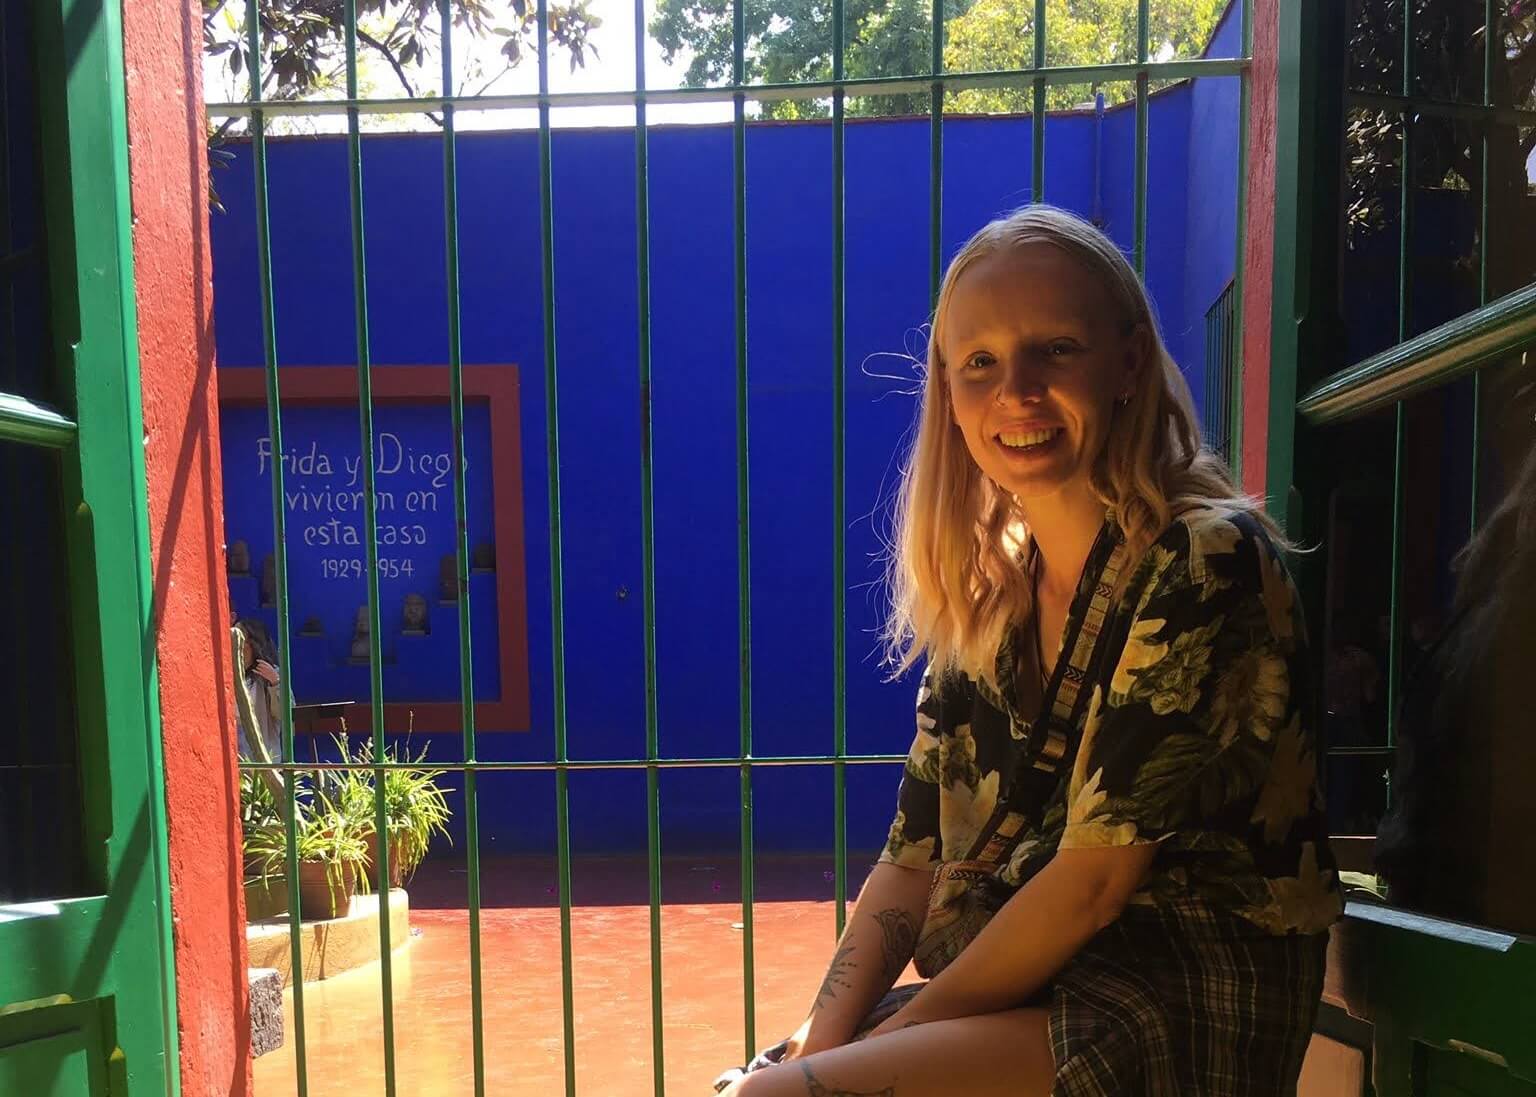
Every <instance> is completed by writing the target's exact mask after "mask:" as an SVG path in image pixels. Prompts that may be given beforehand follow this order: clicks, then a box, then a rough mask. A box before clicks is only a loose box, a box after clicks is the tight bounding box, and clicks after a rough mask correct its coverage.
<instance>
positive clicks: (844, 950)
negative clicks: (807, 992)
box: [784, 863, 933, 1059]
mask: <svg viewBox="0 0 1536 1097" xmlns="http://www.w3.org/2000/svg"><path fill="white" fill-rule="evenodd" d="M932 879H933V873H932V872H931V871H930V870H928V869H918V868H905V867H903V866H901V865H894V864H887V863H882V864H877V865H876V866H875V867H874V868H873V869H872V870H871V871H870V874H869V879H868V880H866V881H865V882H864V887H863V888H862V889H861V890H860V891H859V901H858V903H857V904H856V905H855V906H854V908H853V914H852V916H850V917H849V919H848V925H847V926H846V927H845V928H844V930H843V936H842V939H841V940H839V941H838V943H837V951H836V952H835V953H833V956H832V962H831V964H830V965H828V967H827V975H826V978H825V979H823V980H822V981H821V989H820V990H818V991H817V992H816V1000H815V1001H814V1002H813V1003H812V1004H811V1009H810V1012H809V1013H808V1014H807V1015H806V1018H805V1022H804V1023H803V1024H801V1026H800V1028H799V1030H798V1031H796V1033H795V1034H794V1035H793V1036H791V1037H790V1040H789V1049H788V1051H787V1052H786V1053H785V1056H784V1057H785V1059H795V1058H798V1057H800V1056H802V1055H810V1054H813V1053H815V1052H818V1051H826V1050H827V1049H828V1048H834V1047H840V1046H842V1045H843V1044H846V1043H847V1042H848V1041H849V1040H851V1039H852V1038H853V1035H854V1033H855V1032H856V1031H857V1030H858V1027H859V1023H860V1022H861V1021H863V1020H864V1018H865V1017H866V1016H867V1015H868V1014H869V1011H870V1009H871V1008H873V1007H874V1005H875V1003H876V1002H878V1001H879V1000H880V998H881V996H882V995H884V994H885V992H886V991H888V990H890V989H891V986H892V984H894V983H895V982H896V978H897V976H899V975H900V974H901V973H902V970H903V969H904V968H905V967H906V966H907V961H909V960H911V959H912V950H913V947H914V946H915V945H916V943H917V931H918V930H919V929H920V928H921V927H922V924H923V914H924V912H925V910H926V909H927V906H928V889H929V885H930V883H931V882H932Z"/></svg>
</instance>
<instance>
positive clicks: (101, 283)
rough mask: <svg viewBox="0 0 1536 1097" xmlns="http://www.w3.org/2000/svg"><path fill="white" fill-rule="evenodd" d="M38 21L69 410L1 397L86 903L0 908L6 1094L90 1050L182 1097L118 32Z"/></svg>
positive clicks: (110, 1065)
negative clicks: (53, 632)
mask: <svg viewBox="0 0 1536 1097" xmlns="http://www.w3.org/2000/svg"><path fill="white" fill-rule="evenodd" d="M32 18H33V20H34V27H35V48H36V62H37V64H36V69H37V73H38V75H39V79H40V87H39V94H38V97H37V98H38V101H39V103H40V104H41V110H42V118H41V120H40V121H41V125H40V126H39V129H38V132H39V134H40V145H39V148H38V152H39V156H40V160H41V164H42V178H43V187H44V190H43V218H44V223H45V225H46V228H47V232H46V240H47V266H48V271H49V278H50V281H49V286H48V294H49V311H50V316H51V326H52V336H53V342H52V345H51V353H52V361H51V362H49V363H47V367H46V368H47V369H48V370H49V371H51V374H52V377H53V379H54V382H55V383H54V386H53V388H54V390H55V391H56V392H57V393H59V395H60V399H61V401H62V403H61V406H58V407H51V406H47V405H45V404H43V403H40V402H38V401H36V400H33V399H29V398H27V397H24V396H22V395H19V394H15V393H0V440H3V441H4V442H5V443H6V444H7V445H18V446H26V447H31V448H33V449H37V450H44V451H49V452H51V453H53V454H55V455H56V459H57V461H58V462H59V469H60V478H59V482H60V484H61V485H62V491H61V498H59V499H58V501H57V508H58V518H59V520H60V521H61V522H62V524H63V530H64V540H65V544H66V551H67V557H68V559H67V565H66V576H67V579H66V583H65V584H64V585H65V589H64V590H62V591H61V592H60V594H61V596H62V597H63V598H64V599H66V600H67V602H68V607H67V609H68V616H69V632H70V637H71V646H72V665H71V666H69V667H67V668H64V669H63V670H62V672H61V673H62V674H63V676H64V677H65V679H66V681H68V680H70V679H71V678H72V684H73V688H74V690H75V694H76V704H75V713H76V728H75V733H76V735H77V745H78V758H79V778H80V785H81V803H82V805H83V817H82V818H81V819H80V822H79V825H80V827H81V837H82V843H81V844H82V847H83V849H84V861H85V865H84V879H85V883H86V887H85V889H84V890H85V892H86V894H84V895H77V896H65V897H58V898H53V899H47V900H40V901H36V902H29V903H23V904H15V905H11V906H0V1078H5V1079H6V1080H7V1082H9V1081H10V1080H12V1079H14V1078H16V1077H19V1078H21V1079H22V1084H26V1083H28V1082H29V1081H36V1080H38V1079H42V1080H44V1081H46V1080H48V1079H49V1078H50V1075H49V1073H48V1072H49V1071H50V1070H51V1069H53V1067H52V1066H51V1065H50V1064H52V1063H55V1062H58V1063H62V1062H63V1061H64V1060H63V1059H59V1058H55V1055H61V1056H62V1055H76V1054H79V1053H80V1051H81V1049H82V1048H83V1049H84V1054H85V1055H86V1057H87V1060H88V1066H87V1067H86V1068H85V1075H84V1077H86V1078H87V1080H88V1084H89V1085H90V1086H91V1087H92V1091H93V1092H102V1093H105V1092H112V1093H122V1094H125V1095H126V1097H149V1095H151V1094H155V1095H159V1094H172V1095H175V1094H178V1093H179V1092H180V1078H179V1073H178V1070H177V1064H178V1060H179V1039H178V1034H177V1033H178V1030H177V1026H176V1020H175V1018H176V994H175V981H174V978H173V967H172V955H173V954H172V947H171V918H170V885H169V864H168V859H167V850H166V841H165V838H166V822H165V804H164V766H163V761H162V753H161V734H160V733H161V728H160V717H159V689H158V681H157V677H156V667H155V657H154V645H153V644H152V643H148V644H146V643H145V638H146V637H150V636H153V622H152V618H151V613H150V606H151V589H152V586H151V583H152V576H151V570H150V552H149V521H148V497H147V494H146V488H145V478H144V453H143V446H142V438H143V434H144V428H143V418H142V414H141V410H140V404H139V363H138V357H137V345H136V331H137V320H136V313H135V302H134V289H133V261H132V256H133V252H132V235H131V224H130V202H129V190H128V142H127V126H126V107H125V98H124V76H123V47H122V27H121V16H120V9H119V8H118V7H116V6H115V5H113V4H111V3H105V2H103V0H42V2H41V3H38V4H35V5H33V9H32ZM82 1041H83V1042H82ZM34 1068H36V1069H38V1070H40V1073H38V1074H32V1073H28V1072H29V1071H30V1070H33V1069H34ZM7 1071H11V1072H13V1073H6V1072H7ZM15 1072H19V1074H18V1073H15ZM50 1084H51V1083H50ZM27 1091H28V1092H31V1090H30V1089H29V1090H27Z"/></svg>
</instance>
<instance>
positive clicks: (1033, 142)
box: [1029, 0, 1046, 202]
mask: <svg viewBox="0 0 1536 1097" xmlns="http://www.w3.org/2000/svg"><path fill="white" fill-rule="evenodd" d="M1045 35H1046V21H1045V0H1035V56H1034V61H1035V69H1036V70H1037V71H1041V70H1044V68H1045V42H1046V38H1045ZM1032 83H1033V90H1034V99H1033V102H1032V104H1031V108H1032V113H1031V114H1030V117H1029V132H1030V145H1029V151H1030V159H1031V161H1032V163H1031V164H1030V201H1032V202H1044V201H1045V84H1046V81H1045V78H1044V77H1040V76H1037V77H1035V79H1034V81H1033V82H1032Z"/></svg>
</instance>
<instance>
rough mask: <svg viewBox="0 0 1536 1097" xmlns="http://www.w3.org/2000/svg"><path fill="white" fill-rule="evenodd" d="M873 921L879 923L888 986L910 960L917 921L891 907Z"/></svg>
mask: <svg viewBox="0 0 1536 1097" xmlns="http://www.w3.org/2000/svg"><path fill="white" fill-rule="evenodd" d="M875 921H877V922H879V923H880V932H881V933H882V935H883V938H882V942H881V949H882V951H883V953H884V957H885V980H886V983H887V985H889V984H890V983H894V982H895V981H896V977H897V976H898V975H900V974H901V969H902V968H904V967H906V966H907V961H908V960H910V959H912V952H913V950H914V949H915V948H916V946H917V930H918V925H917V919H915V918H913V917H912V914H911V913H910V912H909V911H905V910H902V909H901V908H900V907H892V908H891V909H890V910H882V911H881V912H880V913H879V914H876V915H875Z"/></svg>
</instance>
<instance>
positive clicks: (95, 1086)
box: [0, 1002, 113, 1097]
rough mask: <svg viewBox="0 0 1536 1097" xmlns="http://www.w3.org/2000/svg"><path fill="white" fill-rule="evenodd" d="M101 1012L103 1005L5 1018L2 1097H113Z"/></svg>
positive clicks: (49, 1008) (0, 1044)
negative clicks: (110, 1096)
mask: <svg viewBox="0 0 1536 1097" xmlns="http://www.w3.org/2000/svg"><path fill="white" fill-rule="evenodd" d="M102 1014H103V1007H102V1005H101V1003H99V1002H77V1003H63V1004H58V1005H40V1006H37V1007H34V1008H30V1009H23V1010H20V1011H19V1012H14V1013H7V1014H0V1097H108V1095H110V1094H111V1093H112V1089H113V1087H112V1086H111V1084H110V1083H109V1071H108V1062H109V1060H110V1059H111V1057H112V1049H111V1047H110V1046H109V1045H108V1042H107V1039H106V1037H105V1035H104V1028H105V1026H104V1025H103V1024H102Z"/></svg>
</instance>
